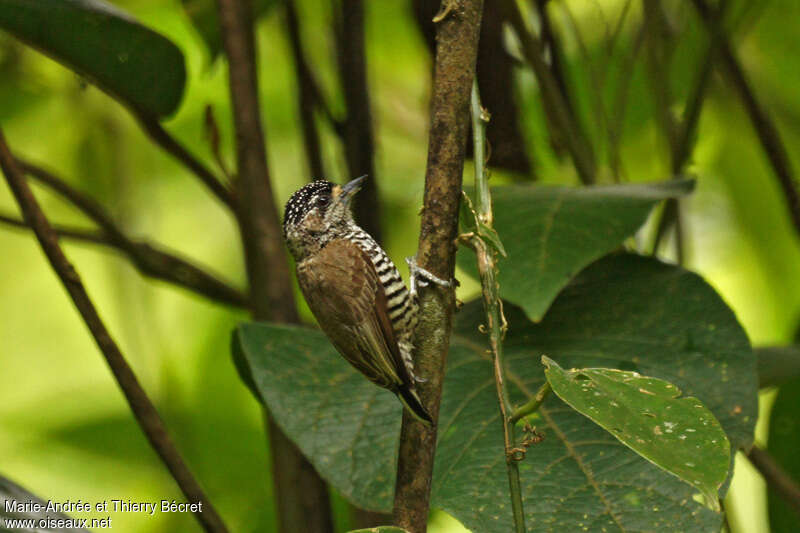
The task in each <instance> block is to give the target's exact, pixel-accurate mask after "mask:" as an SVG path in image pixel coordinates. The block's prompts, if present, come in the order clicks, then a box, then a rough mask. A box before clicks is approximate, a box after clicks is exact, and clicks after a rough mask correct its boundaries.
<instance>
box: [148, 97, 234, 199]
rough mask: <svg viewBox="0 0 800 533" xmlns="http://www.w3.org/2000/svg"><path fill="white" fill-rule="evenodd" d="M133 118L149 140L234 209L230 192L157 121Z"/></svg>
mask: <svg viewBox="0 0 800 533" xmlns="http://www.w3.org/2000/svg"><path fill="white" fill-rule="evenodd" d="M134 117H135V118H136V120H138V121H139V125H140V126H141V127H142V129H143V130H144V131H145V132H146V133H147V134H148V135H149V136H150V138H151V139H152V140H153V141H154V142H155V143H156V144H157V145H159V146H160V147H161V148H163V149H164V150H165V151H166V152H167V153H169V154H170V155H172V156H173V157H174V158H175V159H177V160H178V161H180V162H181V163H183V165H184V166H185V167H186V168H187V169H189V170H190V171H191V172H192V173H193V174H194V175H195V176H197V178H198V179H199V180H200V181H201V182H202V183H203V185H205V186H206V187H207V188H208V190H209V191H211V193H212V194H213V195H214V196H216V197H217V198H219V200H220V201H221V202H222V203H223V204H225V205H226V206H228V207H229V208H231V209H233V208H234V207H235V201H234V197H233V195H232V194H231V191H230V190H228V188H227V187H226V186H225V185H224V184H223V183H222V182H221V181H220V180H219V179H217V177H216V176H215V175H214V174H213V173H212V172H211V171H210V170H208V168H207V167H206V166H205V165H203V163H201V162H200V161H198V160H197V158H195V157H194V156H193V155H192V154H191V153H189V150H187V149H186V147H184V146H183V145H182V144H181V143H179V142H178V141H177V139H175V138H174V137H173V136H172V135H170V134H169V133H168V132H167V130H165V129H164V128H163V127H162V126H161V124H160V123H159V122H158V120H156V119H154V118H152V117H149V116H146V115H142V114H137V113H134Z"/></svg>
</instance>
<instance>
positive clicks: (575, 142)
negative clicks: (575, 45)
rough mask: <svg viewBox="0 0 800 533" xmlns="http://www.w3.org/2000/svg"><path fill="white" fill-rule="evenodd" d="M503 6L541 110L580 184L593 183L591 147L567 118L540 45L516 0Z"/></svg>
mask: <svg viewBox="0 0 800 533" xmlns="http://www.w3.org/2000/svg"><path fill="white" fill-rule="evenodd" d="M502 5H503V8H504V9H505V10H506V17H507V18H508V21H509V22H510V23H511V26H512V27H513V28H514V31H515V32H516V34H517V37H518V38H519V40H520V43H521V44H522V53H523V54H524V55H525V59H526V60H527V61H528V63H529V64H530V65H531V67H532V68H533V71H534V73H535V74H536V79H537V80H539V88H540V91H541V94H542V100H543V101H544V109H545V111H546V112H547V113H549V116H550V118H551V123H552V124H553V125H554V126H555V127H557V128H558V130H559V131H558V136H559V138H561V139H563V141H564V143H565V144H566V148H567V150H568V151H569V154H570V156H571V157H572V161H573V163H574V165H575V169H576V170H577V172H578V176H579V177H580V179H581V181H582V182H583V183H587V184H588V183H594V181H595V175H596V173H597V168H596V165H595V160H594V153H593V150H592V146H591V144H590V143H589V141H588V139H586V137H585V136H584V135H583V133H582V132H581V129H580V127H579V125H578V124H577V121H576V120H574V119H573V117H572V116H571V115H570V111H569V105H568V104H567V102H566V101H565V99H564V95H563V94H562V93H561V90H560V89H559V87H558V83H557V81H556V79H555V77H554V76H553V73H552V71H551V70H550V69H549V68H548V66H547V64H546V63H545V61H544V55H543V53H544V50H543V46H542V43H541V42H540V41H539V39H538V38H537V37H536V36H535V35H533V34H532V33H531V32H530V31H529V30H528V27H527V25H526V24H525V20H524V19H523V18H522V13H521V12H520V10H519V6H518V5H517V3H516V0H503V2H502Z"/></svg>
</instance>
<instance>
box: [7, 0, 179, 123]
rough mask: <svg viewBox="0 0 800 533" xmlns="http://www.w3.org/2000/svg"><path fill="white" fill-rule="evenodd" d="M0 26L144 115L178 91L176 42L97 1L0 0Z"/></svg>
mask: <svg viewBox="0 0 800 533" xmlns="http://www.w3.org/2000/svg"><path fill="white" fill-rule="evenodd" d="M0 29H3V30H6V31H8V32H9V33H11V34H12V35H14V36H16V37H17V38H19V39H21V40H22V41H24V42H26V43H27V44H29V45H31V46H33V47H35V48H38V49H39V50H41V51H42V52H44V53H46V54H48V55H50V56H52V57H53V58H54V59H56V60H57V61H59V62H61V63H64V64H65V65H66V66H68V67H69V68H71V69H73V70H75V71H76V72H78V73H79V74H81V75H82V76H85V77H86V78H87V79H89V80H90V81H91V82H92V83H95V84H96V85H97V86H98V87H100V88H101V89H103V90H104V91H106V92H108V93H109V94H111V95H112V96H114V97H115V98H117V99H119V100H121V101H122V102H123V103H125V104H126V105H128V106H130V107H131V108H133V109H135V110H138V111H140V112H142V113H144V114H147V115H152V116H156V117H163V116H166V115H169V114H171V113H172V112H174V111H175V109H177V107H178V104H179V103H180V101H181V97H182V96H183V88H184V84H185V81H186V71H185V67H184V61H183V53H182V52H181V51H180V50H179V49H178V47H177V46H175V45H174V44H173V43H172V42H171V41H169V40H168V39H167V38H165V37H163V36H162V35H160V34H158V33H156V32H154V31H153V30H151V29H149V28H146V27H145V26H142V25H141V24H139V23H138V22H136V21H135V20H134V19H133V18H131V17H130V16H129V15H128V14H126V13H124V12H122V11H121V10H119V9H118V8H116V7H114V6H113V5H111V4H108V3H106V2H103V1H101V0H60V1H53V0H0Z"/></svg>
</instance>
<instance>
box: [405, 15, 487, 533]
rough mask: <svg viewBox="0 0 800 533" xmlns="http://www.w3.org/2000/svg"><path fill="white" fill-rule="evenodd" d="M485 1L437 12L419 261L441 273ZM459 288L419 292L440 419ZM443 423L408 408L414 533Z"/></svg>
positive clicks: (423, 344)
mask: <svg viewBox="0 0 800 533" xmlns="http://www.w3.org/2000/svg"><path fill="white" fill-rule="evenodd" d="M482 11H483V2H482V0H460V1H455V0H452V1H447V0H446V1H445V2H443V3H442V11H440V14H439V15H438V16H437V20H439V22H438V26H437V31H436V40H437V47H436V59H435V63H434V77H433V92H432V95H431V107H430V117H431V118H430V134H429V139H428V164H427V171H426V175H425V197H424V202H423V210H422V225H421V229H420V237H419V247H418V250H417V262H418V264H419V266H420V267H422V268H424V269H426V270H428V271H429V272H431V273H432V274H434V275H435V276H438V277H439V278H442V279H451V278H452V277H453V273H454V270H455V251H456V246H455V238H456V237H457V233H458V206H459V201H460V198H461V178H462V173H463V170H464V157H465V151H466V140H467V133H468V131H469V102H470V90H471V87H472V80H473V78H474V77H475V61H476V57H477V52H478V38H479V34H480V22H481V14H482ZM454 304H455V298H454V291H453V290H452V289H443V288H440V287H435V286H431V287H429V288H428V289H424V290H423V291H422V293H421V297H420V322H419V325H418V326H417V329H416V331H415V348H416V354H415V355H416V357H415V364H416V366H417V368H418V369H419V373H420V375H421V376H423V377H424V378H426V379H427V380H428V381H427V382H425V383H421V384H420V385H419V390H420V395H421V397H422V400H423V403H424V404H425V406H426V407H427V408H428V410H429V412H430V413H431V416H432V417H433V419H434V421H436V420H437V419H438V417H439V406H440V402H441V395H442V383H443V380H444V368H445V363H446V360H447V352H448V349H449V346H450V331H451V328H452V318H453V308H454ZM435 452H436V426H435V424H434V426H433V427H428V426H425V425H423V424H421V423H419V422H417V421H415V420H414V419H413V418H412V417H410V416H409V415H408V414H407V413H404V414H403V426H402V430H401V433H400V451H399V458H398V468H397V484H396V488H395V500H394V522H395V524H396V525H398V526H400V527H404V528H406V529H407V530H408V531H410V532H411V533H422V532H424V531H426V527H427V520H428V511H429V498H430V490H431V477H432V474H433V460H434V455H435Z"/></svg>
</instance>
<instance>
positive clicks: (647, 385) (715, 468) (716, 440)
mask: <svg viewBox="0 0 800 533" xmlns="http://www.w3.org/2000/svg"><path fill="white" fill-rule="evenodd" d="M542 363H543V364H544V366H545V372H544V373H545V376H546V377H547V381H548V382H549V383H550V386H551V387H552V388H553V392H555V393H556V394H557V395H558V397H559V398H561V399H562V400H563V401H564V402H566V403H567V404H568V405H569V406H570V407H572V408H573V409H575V410H576V411H578V412H579V413H581V414H582V415H584V416H586V417H588V418H590V419H591V420H593V421H594V422H596V423H597V424H598V425H599V426H600V427H602V428H604V429H605V430H606V431H608V432H609V433H611V434H612V435H614V436H615V437H616V438H618V439H619V440H620V441H621V442H622V443H623V444H625V445H626V446H628V447H629V448H631V449H632V450H633V451H635V452H636V453H638V454H639V455H641V456H642V457H644V458H645V459H647V460H648V461H651V462H652V463H653V464H655V465H657V466H660V467H661V468H663V469H664V470H666V471H667V472H669V473H671V474H674V475H676V476H678V477H679V478H680V479H682V480H684V481H686V482H687V483H689V484H690V485H692V486H693V487H695V488H696V489H697V490H699V491H700V492H701V493H702V494H703V496H704V497H705V499H706V502H707V503H708V504H709V505H710V506H711V507H713V508H714V509H719V502H718V501H717V491H718V490H719V489H720V487H721V486H722V484H723V483H724V482H725V479H726V478H727V476H728V467H729V465H730V462H731V449H730V444H729V443H728V437H726V436H725V432H724V431H723V430H722V426H720V424H719V422H717V419H716V418H714V415H713V414H712V413H711V412H710V411H709V410H708V409H706V407H705V406H704V405H703V404H702V403H700V400H698V399H697V398H680V395H681V391H680V389H678V387H676V386H675V385H673V384H672V383H670V382H668V381H664V380H663V379H656V378H651V377H647V376H642V375H640V374H637V373H636V372H627V371H624V370H614V369H610V368H581V369H573V370H564V369H562V368H561V367H560V366H558V363H556V362H555V361H553V360H552V359H550V358H549V357H547V356H543V357H542Z"/></svg>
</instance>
